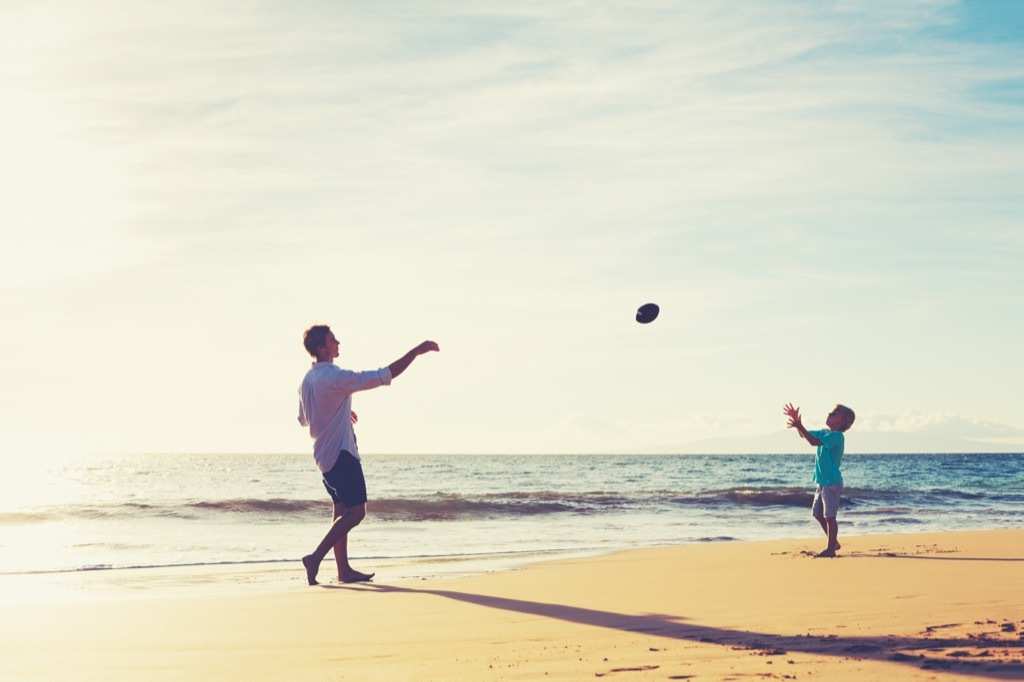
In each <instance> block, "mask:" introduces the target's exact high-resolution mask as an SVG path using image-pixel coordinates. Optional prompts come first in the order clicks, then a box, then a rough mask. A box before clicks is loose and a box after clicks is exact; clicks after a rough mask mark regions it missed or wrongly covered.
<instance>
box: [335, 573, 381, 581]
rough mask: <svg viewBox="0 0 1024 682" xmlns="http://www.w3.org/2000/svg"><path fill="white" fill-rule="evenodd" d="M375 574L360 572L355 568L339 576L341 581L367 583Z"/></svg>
mask: <svg viewBox="0 0 1024 682" xmlns="http://www.w3.org/2000/svg"><path fill="white" fill-rule="evenodd" d="M375 575H377V574H376V573H360V572H359V571H356V570H351V571H346V572H345V575H343V576H341V582H343V583H368V582H370V580H371V579H372V578H373V576H375Z"/></svg>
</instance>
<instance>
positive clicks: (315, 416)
mask: <svg viewBox="0 0 1024 682" xmlns="http://www.w3.org/2000/svg"><path fill="white" fill-rule="evenodd" d="M302 343H303V345H304V346H305V347H306V350H307V351H308V352H309V354H310V355H311V356H313V357H314V358H316V362H314V363H313V366H312V367H311V368H310V370H309V371H308V372H306V376H305V378H303V380H302V386H301V387H300V388H299V423H300V424H302V425H303V426H308V427H309V435H310V436H311V437H312V438H313V459H314V460H316V465H317V468H318V469H320V472H321V474H322V475H323V481H324V487H325V488H327V492H328V493H329V494H330V496H331V500H333V502H334V522H333V523H332V524H331V527H330V529H329V530H328V531H327V535H325V536H324V539H323V540H322V541H321V542H320V544H319V545H318V546H317V548H316V549H315V550H313V553H312V554H308V555H306V556H304V557H302V564H303V566H305V567H306V579H307V580H308V582H309V584H310V585H316V584H317V580H316V574H317V572H318V571H319V570H320V563H321V562H322V561H323V560H324V557H325V556H327V552H329V551H330V550H331V548H332V547H333V548H334V558H335V561H336V562H337V564H338V580H340V581H342V582H346V583H353V582H361V581H366V580H370V578H372V577H373V573H360V572H359V571H356V570H355V569H353V568H352V566H351V565H350V564H349V562H348V532H349V531H350V530H352V529H353V528H355V527H356V526H357V525H359V522H360V521H362V520H363V518H364V517H365V516H366V481H365V479H364V478H363V468H362V465H361V464H360V461H359V449H358V447H357V446H356V435H355V431H354V430H353V429H352V425H353V424H354V423H356V421H357V420H358V418H357V417H356V414H355V413H354V412H352V394H353V393H355V392H357V391H367V390H370V389H372V388H377V387H378V386H387V385H389V384H390V383H391V380H392V379H394V378H395V377H397V376H398V375H400V374H401V373H402V372H404V371H405V370H406V369H407V368H408V367H409V365H410V364H412V361H413V360H414V359H416V357H417V356H419V355H423V354H424V353H429V352H431V351H438V350H440V348H438V345H437V344H436V343H434V342H433V341H424V342H423V343H421V344H420V345H418V346H416V347H415V348H413V349H412V350H410V351H409V352H408V353H406V354H405V355H403V356H402V357H401V358H399V359H398V360H395V361H394V362H392V363H391V364H390V365H388V366H387V367H382V368H380V369H378V370H372V371H368V372H353V371H351V370H345V369H341V368H339V367H338V366H337V365H335V364H334V360H335V358H337V357H338V347H339V344H338V339H337V338H335V336H334V332H332V331H331V329H330V327H328V326H326V325H314V326H312V327H310V328H309V329H307V330H306V332H305V333H304V334H303V336H302Z"/></svg>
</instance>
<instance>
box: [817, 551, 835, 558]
mask: <svg viewBox="0 0 1024 682" xmlns="http://www.w3.org/2000/svg"><path fill="white" fill-rule="evenodd" d="M835 555H836V551H835V550H834V549H823V550H821V551H820V552H818V553H817V554H815V555H814V556H815V558H817V559H826V558H827V559H831V558H833V557H834V556H835Z"/></svg>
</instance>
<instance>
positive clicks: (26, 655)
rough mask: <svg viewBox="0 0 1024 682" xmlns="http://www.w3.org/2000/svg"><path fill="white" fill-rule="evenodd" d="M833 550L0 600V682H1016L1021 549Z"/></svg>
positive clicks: (816, 545) (708, 551)
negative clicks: (825, 555) (829, 553)
mask: <svg viewBox="0 0 1024 682" xmlns="http://www.w3.org/2000/svg"><path fill="white" fill-rule="evenodd" d="M841 540H842V542H843V544H844V547H843V550H842V552H841V553H840V557H839V558H836V559H815V558H812V556H811V555H812V554H813V552H815V551H817V550H818V549H820V548H821V547H820V546H821V545H822V544H823V539H820V538H816V539H813V540H806V541H799V540H796V541H792V540H791V541H773V542H745V543H729V544H711V545H701V546H686V547H671V548H658V549H647V550H635V551H628V552H621V553H617V554H613V555H608V556H601V557H592V558H586V559H574V560H568V561H556V562H550V563H544V564H537V565H533V566H530V567H528V568H525V569H521V570H516V571H505V572H500V573H494V574H489V575H482V576H477V577H471V578H461V579H447V580H422V581H407V582H395V583H381V584H372V583H371V584H362V585H351V586H349V585H337V584H334V585H321V586H318V587H307V586H305V585H300V584H299V582H298V581H297V582H296V583H295V586H294V587H292V586H290V585H289V586H287V587H282V588H280V589H275V590H270V591H268V590H265V589H264V590H253V591H251V592H246V591H244V590H243V591H239V590H237V589H236V590H234V591H231V592H229V593H224V594H201V595H196V594H191V595H187V596H181V595H177V596H171V595H169V594H166V593H159V594H155V595H153V596H150V597H145V598H140V597H116V596H110V597H105V598H103V599H89V600H57V601H45V600H33V599H28V600H25V599H21V600H14V599H8V600H7V603H4V604H3V618H2V626H0V627H2V631H0V635H2V636H0V677H2V678H3V679H14V680H18V679H64V680H122V679H123V680H161V679H174V680H186V679H187V680H207V679H224V680H235V679H237V680H242V679H244V680H360V681H364V680H592V679H595V678H606V679H613V680H622V681H632V680H684V679H688V680H816V679H818V680H829V681H832V680H854V679H855V680H885V681H889V680H934V679H940V680H957V679H965V680H966V679H973V680H977V679H1017V680H1020V679H1024V531H1022V530H1012V531H986V532H969V533H939V534H921V535H900V536H889V535H884V536H865V537H847V538H841ZM326 568H327V564H325V565H324V569H325V570H326ZM295 571H296V573H297V576H296V577H297V578H298V577H299V576H300V575H301V572H302V566H301V564H299V563H298V562H296V564H295ZM321 577H322V578H325V577H327V576H326V575H323V574H322V575H321Z"/></svg>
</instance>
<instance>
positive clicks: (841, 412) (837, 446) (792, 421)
mask: <svg viewBox="0 0 1024 682" xmlns="http://www.w3.org/2000/svg"><path fill="white" fill-rule="evenodd" d="M782 412H783V414H785V415H786V416H787V417H789V428H791V429H796V430H797V432H798V433H799V434H800V437H801V438H803V439H804V440H806V441H807V442H808V443H810V444H811V445H813V446H814V447H816V448H817V451H816V452H815V453H814V482H815V483H816V484H817V485H818V487H817V489H816V490H815V491H814V505H813V506H812V508H811V513H812V514H814V518H816V519H817V520H818V523H820V524H821V529H822V530H823V531H825V535H826V536H827V537H828V547H826V548H825V549H823V550H822V551H821V552H820V553H818V555H817V556H819V557H834V556H835V555H836V551H837V550H838V549H840V546H839V539H838V536H839V524H837V523H836V513H837V512H838V511H839V499H840V497H842V494H843V475H842V473H840V471H839V464H840V463H841V462H842V460H843V449H844V447H845V444H846V436H845V435H844V434H845V433H846V431H847V430H848V429H849V428H850V427H851V426H853V420H854V419H856V418H857V416H856V415H855V414H854V413H853V410H851V409H850V408H849V407H846V406H845V405H836V406H835V409H833V410H832V411H831V412H829V413H828V417H827V418H826V419H825V426H827V427H828V428H827V429H821V430H820V431H808V430H807V429H805V428H804V425H803V423H802V422H801V421H800V408H799V407H793V405H792V403H790V404H789V405H786V406H785V407H784V408H783V409H782Z"/></svg>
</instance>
